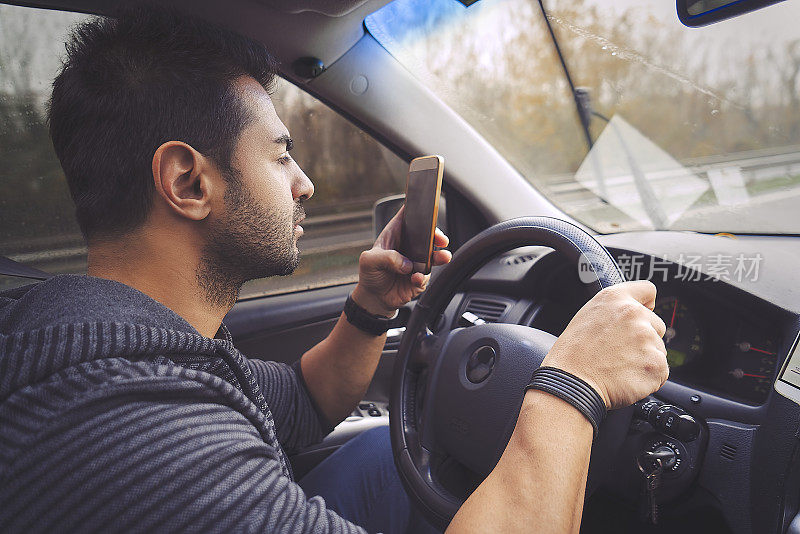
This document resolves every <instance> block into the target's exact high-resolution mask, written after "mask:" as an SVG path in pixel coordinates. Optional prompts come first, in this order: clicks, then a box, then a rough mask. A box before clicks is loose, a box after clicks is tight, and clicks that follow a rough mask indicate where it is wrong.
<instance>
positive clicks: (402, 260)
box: [366, 248, 413, 274]
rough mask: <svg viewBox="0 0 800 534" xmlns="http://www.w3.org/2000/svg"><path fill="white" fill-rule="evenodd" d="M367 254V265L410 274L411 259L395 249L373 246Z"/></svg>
mask: <svg viewBox="0 0 800 534" xmlns="http://www.w3.org/2000/svg"><path fill="white" fill-rule="evenodd" d="M366 256H367V263H368V265H366V266H367V267H372V268H375V269H382V270H385V271H392V272H396V273H400V274H410V273H411V270H412V268H413V265H412V263H411V260H409V259H408V258H406V257H405V256H403V255H402V254H400V253H399V252H397V251H396V250H384V249H380V248H374V249H372V250H371V251H370V253H369V255H366Z"/></svg>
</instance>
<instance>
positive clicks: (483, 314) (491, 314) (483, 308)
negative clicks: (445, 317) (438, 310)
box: [464, 297, 508, 323]
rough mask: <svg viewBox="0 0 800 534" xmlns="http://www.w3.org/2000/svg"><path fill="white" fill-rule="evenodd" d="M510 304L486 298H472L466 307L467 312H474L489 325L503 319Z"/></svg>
mask: <svg viewBox="0 0 800 534" xmlns="http://www.w3.org/2000/svg"><path fill="white" fill-rule="evenodd" d="M507 308H508V304H507V303H505V302H503V301H500V300H494V299H491V298H486V297H471V298H470V299H469V301H468V302H467V305H466V306H465V307H464V311H465V312H472V313H474V314H475V315H477V316H478V317H480V318H481V319H483V320H484V321H486V322H487V323H496V322H498V321H499V320H500V318H501V317H503V314H504V313H505V312H506V309H507Z"/></svg>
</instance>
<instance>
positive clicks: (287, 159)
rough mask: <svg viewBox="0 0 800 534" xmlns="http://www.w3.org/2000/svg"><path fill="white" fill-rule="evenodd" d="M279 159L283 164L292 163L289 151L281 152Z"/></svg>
mask: <svg viewBox="0 0 800 534" xmlns="http://www.w3.org/2000/svg"><path fill="white" fill-rule="evenodd" d="M278 161H279V162H280V163H281V165H286V164H287V163H290V162H291V161H292V156H291V155H289V153H288V152H284V153H283V154H281V157H280V158H278Z"/></svg>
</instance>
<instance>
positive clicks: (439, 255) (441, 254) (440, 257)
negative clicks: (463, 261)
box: [432, 250, 453, 265]
mask: <svg viewBox="0 0 800 534" xmlns="http://www.w3.org/2000/svg"><path fill="white" fill-rule="evenodd" d="M452 259H453V254H452V253H451V252H450V251H449V250H434V251H433V261H432V263H433V265H444V264H445V263H450V260H452Z"/></svg>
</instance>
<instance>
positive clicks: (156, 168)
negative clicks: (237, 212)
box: [153, 141, 214, 221]
mask: <svg viewBox="0 0 800 534" xmlns="http://www.w3.org/2000/svg"><path fill="white" fill-rule="evenodd" d="M211 172H212V166H211V165H210V162H209V160H208V159H207V158H205V157H204V156H203V155H202V154H200V153H199V152H197V151H196V150H195V149H194V148H192V147H191V146H190V145H187V144H186V143H183V142H181V141H167V142H166V143H164V144H162V145H161V146H160V147H158V148H157V149H156V152H155V154H153V181H154V183H155V186H156V192H157V193H158V195H159V196H160V197H161V198H162V199H164V201H165V202H166V203H167V206H169V207H170V208H171V209H172V210H173V211H174V212H175V213H177V214H178V215H180V216H182V217H186V218H187V219H192V220H195V221H199V220H202V219H205V218H206V217H207V216H208V214H209V213H210V212H211V194H212V192H213V186H214V183H213V180H212V177H211Z"/></svg>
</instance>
